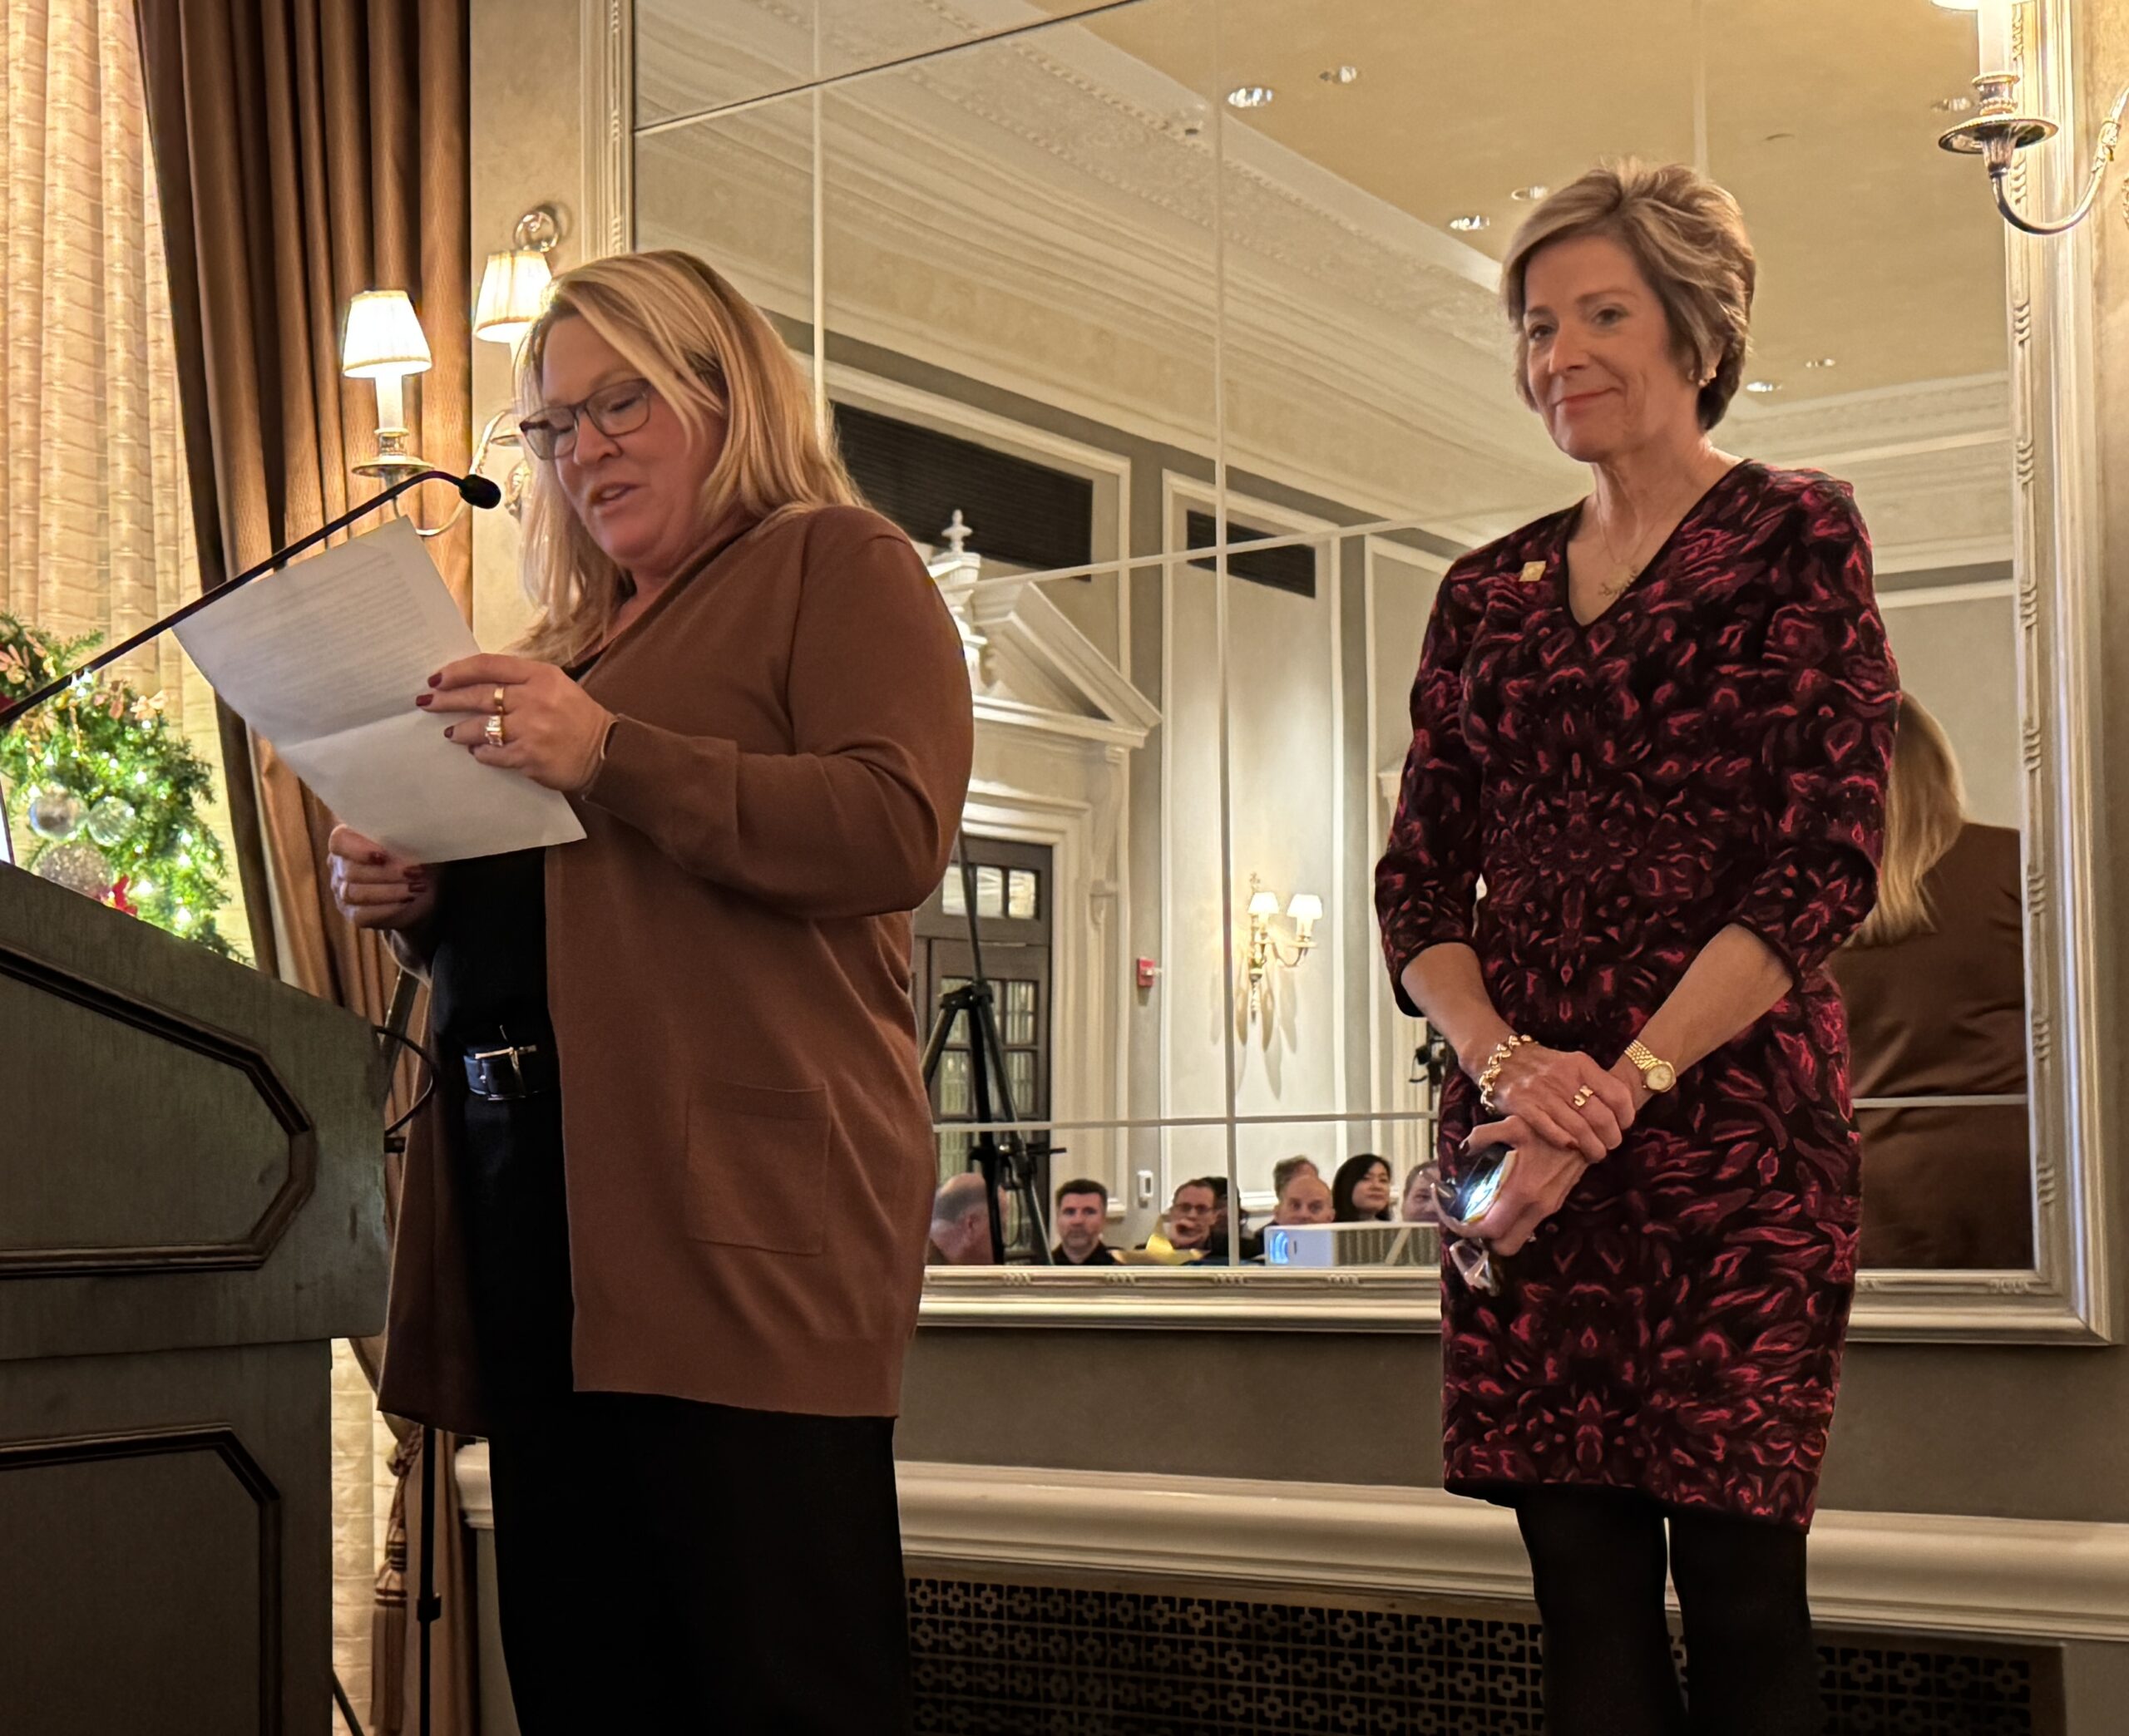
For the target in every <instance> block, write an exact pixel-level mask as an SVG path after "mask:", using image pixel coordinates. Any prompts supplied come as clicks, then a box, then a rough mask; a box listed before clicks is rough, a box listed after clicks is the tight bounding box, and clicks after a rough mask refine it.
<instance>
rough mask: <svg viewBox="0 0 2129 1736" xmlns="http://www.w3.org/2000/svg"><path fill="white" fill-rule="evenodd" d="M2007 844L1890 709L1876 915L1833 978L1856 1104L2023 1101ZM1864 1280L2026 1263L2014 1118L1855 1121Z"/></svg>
mask: <svg viewBox="0 0 2129 1736" xmlns="http://www.w3.org/2000/svg"><path fill="white" fill-rule="evenodd" d="M2022 922H2023V903H2022V900H2021V898H2020V895H2019V881H2018V833H2017V832H2015V831H2012V830H2011V829H2010V828H2009V827H2008V826H1982V825H1978V824H1977V823H1976V822H1974V821H1971V820H1968V818H1967V817H1966V815H1965V811H1964V800H1963V796H1962V792H1961V789H1960V778H1959V762H1958V760H1957V759H1956V758H1955V757H1954V755H1953V752H1952V745H1951V743H1950V742H1949V741H1948V740H1947V739H1946V738H1945V735H1944V730H1943V728H1942V727H1941V726H1940V725H1939V723H1938V722H1937V720H1936V719H1935V718H1933V717H1931V716H1930V715H1929V712H1928V711H1927V710H1925V709H1924V708H1923V706H1922V703H1921V702H1920V701H1919V700H1918V699H1916V698H1914V695H1913V694H1911V693H1904V694H1902V695H1901V696H1900V702H1899V728H1898V733H1897V734H1896V735H1895V737H1894V743H1893V772H1892V782H1891V784H1890V786H1889V788H1888V789H1887V792H1886V797H1885V853H1884V861H1883V862H1882V863H1881V864H1880V866H1879V869H1878V905H1877V908H1876V910H1874V911H1872V912H1871V914H1870V920H1868V921H1866V922H1865V924H1864V925H1863V926H1862V927H1861V928H1860V929H1859V930H1857V931H1856V935H1855V939H1854V940H1851V941H1850V942H1849V944H1847V945H1846V946H1845V947H1844V948H1842V949H1841V950H1840V951H1839V952H1838V953H1836V954H1834V957H1833V960H1832V963H1831V964H1830V967H1829V969H1830V970H1831V972H1832V974H1833V979H1834V981H1835V983H1836V984H1838V985H1839V986H1840V992H1841V998H1842V999H1843V1000H1845V1002H1846V1003H1847V1007H1848V1043H1849V1053H1850V1068H1851V1069H1852V1084H1851V1088H1852V1089H1853V1091H1854V1092H1855V1095H1856V1096H1857V1097H1934V1096H1991V1097H1993V1096H1998V1095H2002V1096H2006V1097H2016V1096H2021V1095H2023V1092H2024V1091H2025V1088H2026V1005H2025V946H2024V935H2023V927H2022ZM1856 1124H1857V1126H1858V1127H1859V1128H1860V1130H1861V1132H1862V1135H1863V1239H1862V1244H1861V1247H1860V1255H1859V1257H1860V1260H1861V1261H1862V1263H1863V1264H1864V1265H1867V1266H1934V1267H1944V1266H1967V1267H1973V1266H2009V1267H2013V1268H2025V1267H2029V1266H2031V1265H2032V1264H2033V1182H2032V1175H2033V1166H2032V1161H2031V1158H2030V1157H2029V1156H2028V1150H2027V1145H2026V1112H2025V1109H2024V1107H2023V1106H2022V1105H2020V1104H2016V1103H2004V1104H1979V1105H1973V1106H1968V1107H1951V1106H1949V1105H1948V1106H1946V1107H1943V1108H1935V1107H1927V1106H1917V1107H1911V1108H1900V1109H1862V1110H1859V1111H1857V1112H1856Z"/></svg>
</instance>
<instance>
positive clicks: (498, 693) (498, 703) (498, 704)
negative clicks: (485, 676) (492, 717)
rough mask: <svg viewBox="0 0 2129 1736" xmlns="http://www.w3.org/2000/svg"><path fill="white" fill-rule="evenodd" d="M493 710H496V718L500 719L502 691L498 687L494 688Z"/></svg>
mask: <svg viewBox="0 0 2129 1736" xmlns="http://www.w3.org/2000/svg"><path fill="white" fill-rule="evenodd" d="M495 709H496V716H497V717H498V718H500V717H501V715H502V689H501V688H500V687H498V688H496V708H495Z"/></svg>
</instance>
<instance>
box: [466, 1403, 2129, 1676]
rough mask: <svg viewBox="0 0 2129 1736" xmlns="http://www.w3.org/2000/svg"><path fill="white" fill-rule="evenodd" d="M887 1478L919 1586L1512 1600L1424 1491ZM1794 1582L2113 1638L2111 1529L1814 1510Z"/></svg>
mask: <svg viewBox="0 0 2129 1736" xmlns="http://www.w3.org/2000/svg"><path fill="white" fill-rule="evenodd" d="M457 1477H458V1491H459V1502H460V1506H461V1508H462V1511H463V1512H464V1514H465V1517H466V1522H467V1525H469V1526H472V1528H473V1529H475V1530H476V1531H488V1530H491V1529H493V1527H494V1525H495V1504H494V1497H493V1494H492V1492H491V1484H490V1479H489V1472H488V1449H487V1445H486V1443H477V1444H476V1445H473V1446H471V1447H465V1448H462V1450H461V1451H460V1452H459V1454H458V1459H457ZM897 1482H898V1485H899V1490H900V1497H901V1531H902V1551H903V1555H904V1556H905V1557H906V1559H907V1561H909V1563H910V1565H911V1567H912V1568H915V1569H917V1570H920V1571H921V1570H924V1569H940V1568H943V1569H946V1570H949V1571H961V1572H968V1573H981V1574H983V1575H986V1576H990V1575H999V1574H1010V1573H1011V1572H1013V1571H1016V1570H1017V1571H1030V1570H1034V1571H1039V1572H1048V1573H1064V1574H1069V1575H1074V1576H1099V1577H1102V1578H1106V1579H1120V1580H1125V1581H1131V1580H1145V1581H1164V1582H1168V1583H1171V1584H1173V1583H1176V1582H1182V1583H1184V1584H1193V1583H1195V1584H1203V1585H1206V1586H1233V1587H1237V1588H1239V1587H1248V1588H1252V1589H1255V1590H1261V1591H1267V1592H1269V1593H1271V1594H1272V1595H1277V1594H1278V1593H1281V1592H1285V1593H1287V1594H1289V1595H1295V1596H1307V1597H1321V1596H1324V1595H1338V1594H1341V1593H1343V1594H1348V1595H1361V1596H1368V1597H1383V1596H1402V1597H1420V1598H1426V1599H1430V1600H1455V1601H1456V1602H1457V1603H1459V1604H1461V1603H1464V1602H1466V1601H1475V1602H1485V1603H1506V1604H1514V1605H1522V1606H1524V1608H1525V1609H1526V1610H1527V1608H1528V1607H1529V1605H1530V1603H1531V1591H1530V1570H1529V1562H1528V1560H1527V1558H1526V1557H1525V1556H1524V1551H1523V1545H1522V1541H1521V1539H1520V1538H1519V1536H1517V1534H1516V1528H1515V1520H1514V1515H1512V1514H1511V1513H1509V1512H1508V1511H1507V1510H1505V1509H1504V1508H1501V1507H1494V1506H1491V1505H1489V1504H1488V1503H1486V1502H1480V1501H1472V1500H1468V1499H1465V1498H1464V1497H1460V1496H1455V1495H1450V1494H1448V1493H1447V1492H1445V1491H1443V1490H1440V1489H1430V1488H1410V1487H1400V1486H1394V1485H1380V1484H1356V1483H1297V1482H1259V1481H1256V1480H1252V1479H1244V1478H1239V1477H1167V1476H1157V1475H1148V1474H1145V1473H1142V1472H1094V1471H1055V1470H1045V1469H1041V1468H1039V1467H1026V1468H1022V1467H1011V1466H983V1465H955V1464H942V1463H936V1462H904V1463H902V1464H901V1465H900V1466H898V1467H897ZM1810 1586H1811V1609H1812V1614H1813V1615H1814V1617H1815V1619H1816V1620H1817V1621H1818V1623H1819V1625H1820V1626H1822V1627H1826V1628H1842V1627H1848V1628H1866V1629H1878V1630H1894V1631H1898V1632H1901V1633H1909V1634H1917V1635H1952V1634H1959V1635H1976V1636H1988V1637H1993V1638H1999V1639H2033V1640H2048V1641H2061V1640H2105V1641H2123V1640H2129V1526H2125V1525H2104V1524H2094V1523H2083V1522H2070V1521H2056V1520H2039V1519H1998V1518H1990V1517H1983V1516H1980V1515H1974V1514H1933V1513H1864V1512H1841V1511H1835V1512H1822V1513H1820V1515H1819V1517H1818V1521H1817V1522H1816V1524H1815V1526H1813V1528H1812V1531H1811V1553H1810Z"/></svg>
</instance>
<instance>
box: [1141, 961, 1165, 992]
mask: <svg viewBox="0 0 2129 1736" xmlns="http://www.w3.org/2000/svg"><path fill="white" fill-rule="evenodd" d="M1159 974H1161V968H1160V966H1159V965H1158V964H1155V963H1153V960H1152V959H1139V987H1140V988H1141V989H1150V988H1152V987H1153V979H1154V978H1155V977H1157V976H1158V975H1159Z"/></svg>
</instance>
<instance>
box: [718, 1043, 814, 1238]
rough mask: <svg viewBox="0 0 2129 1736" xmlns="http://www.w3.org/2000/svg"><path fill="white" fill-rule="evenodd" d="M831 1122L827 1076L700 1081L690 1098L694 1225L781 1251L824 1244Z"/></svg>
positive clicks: (720, 1235)
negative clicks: (800, 1085)
mask: <svg viewBox="0 0 2129 1736" xmlns="http://www.w3.org/2000/svg"><path fill="white" fill-rule="evenodd" d="M832 1125H833V1123H832V1117H831V1116H830V1114H829V1112H828V1093H827V1087H826V1086H824V1085H816V1086H813V1087H808V1088H807V1089H805V1090H801V1091H779V1090H777V1089H775V1088H774V1087H770V1086H766V1085H739V1084H734V1083H730V1082H729V1081H726V1080H723V1079H704V1080H703V1081H701V1082H700V1083H698V1084H697V1085H696V1087H695V1090H694V1095H693V1096H692V1097H689V1100H688V1186H687V1208H686V1210H687V1231H688V1234H689V1235H691V1236H693V1237H694V1239H695V1240H698V1241H707V1242H719V1243H722V1244H724V1245H726V1246H729V1247H735V1248H760V1249H762V1250H765V1251H767V1252H768V1253H772V1254H818V1253H819V1252H820V1251H821V1249H822V1245H823V1242H824V1240H825V1239H826V1236H827V1208H828V1199H827V1181H828V1140H829V1136H830V1133H831V1132H832Z"/></svg>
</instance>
